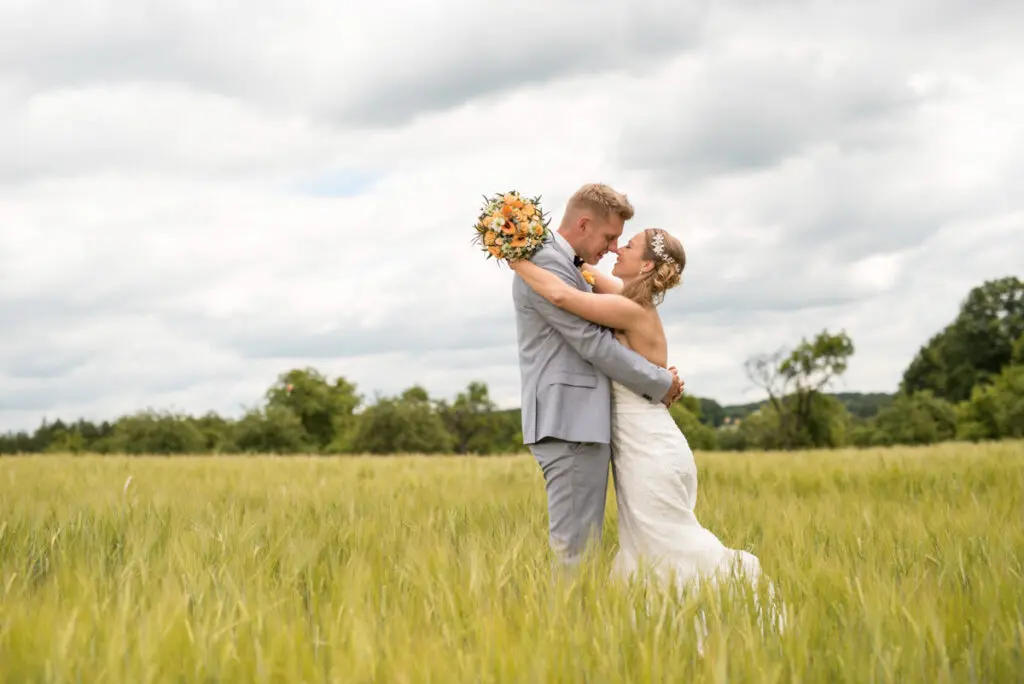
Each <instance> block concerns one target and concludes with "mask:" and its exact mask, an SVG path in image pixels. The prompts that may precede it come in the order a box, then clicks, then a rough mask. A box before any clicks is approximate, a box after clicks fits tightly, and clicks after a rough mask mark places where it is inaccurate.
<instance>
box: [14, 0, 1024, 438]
mask: <svg viewBox="0 0 1024 684" xmlns="http://www.w3.org/2000/svg"><path fill="white" fill-rule="evenodd" d="M1022 31H1024V4H1022V3H1019V2H1015V1H1011V0H1005V1H1000V0H991V1H989V2H985V3H972V2H969V1H953V0H927V1H925V0H902V1H901V2H898V3H882V2H867V3H865V2H852V1H851V2H828V3H826V2H820V1H819V2H812V1H803V0H766V1H765V2H758V3H753V2H715V3H711V2H671V3H670V2H665V1H664V0H660V1H655V0H649V1H648V0H635V2H634V3H633V4H631V5H630V4H629V3H626V2H609V1H605V0H597V1H594V0H591V1H588V2H583V1H581V0H559V2H558V3H551V4H548V3H545V2H540V1H535V0H527V1H525V2H521V3H515V4H508V3H478V2H469V1H465V0H435V1H434V2H429V3H413V2H396V1H392V0H383V1H380V2H374V3H356V2H351V1H348V0H343V1H342V2H333V3H328V2H322V1H318V2H312V1H309V0H298V1H296V0H288V2H284V1H283V0H251V2H247V3H244V4H243V3H227V2H225V3H208V2H199V0H135V1H133V2H128V1H122V2H117V3H115V2H104V1H101V0H96V1H95V2H90V3H81V2H72V1H70V0H67V1H65V2H54V1H53V0H51V1H50V2H42V1H41V0H39V1H35V0H23V1H21V2H10V1H8V2H0V330H2V331H3V333H2V334H0V430H13V429H33V428H34V427H36V426H38V425H39V423H40V422H41V420H42V419H43V418H47V419H49V420H53V419H55V418H58V417H60V418H63V419H64V420H75V419H77V418H79V417H84V418H89V419H93V420H102V419H114V418H116V417H118V416H120V415H124V414H126V413H131V412H134V411H136V410H141V409H146V408H151V409H155V410H171V411H181V412H188V413H204V412H206V411H210V410H213V411H217V412H218V413H221V414H222V415H226V416H237V415H240V414H241V412H242V411H243V410H245V409H246V408H248V407H251V406H255V405H258V404H259V403H260V402H261V401H262V400H263V393H264V392H265V391H266V389H267V388H268V387H269V386H270V385H272V384H273V383H274V382H275V380H276V379H277V377H278V374H279V373H282V372H285V371H287V370H288V369H291V368H304V367H313V368H316V369H317V370H319V371H320V372H321V373H324V374H325V375H327V376H328V377H329V378H332V379H333V378H334V377H337V376H339V375H341V376H343V377H345V378H346V379H347V380H349V381H350V382H354V383H355V384H356V385H357V388H358V391H359V392H360V393H361V394H363V395H364V397H365V398H366V400H367V401H373V400H374V398H375V397H376V396H378V395H393V394H395V393H398V392H400V391H402V390H403V389H405V388H407V387H409V386H411V385H413V384H419V385H422V386H424V387H425V388H426V389H427V390H428V391H429V392H430V393H431V395H432V396H435V397H438V398H452V397H454V396H455V394H456V393H457V392H459V391H461V390H463V389H464V388H465V387H466V385H467V384H468V383H469V382H471V381H477V380H478V381H483V382H486V383H487V385H488V387H489V389H490V393H491V396H492V398H493V399H495V400H496V401H497V402H498V404H499V405H500V406H503V407H514V406H518V405H519V371H518V365H517V355H516V347H515V344H516V339H515V321H514V316H513V309H512V301H511V282H512V278H511V274H510V273H509V271H508V270H507V269H506V268H501V267H498V266H497V265H496V264H495V263H494V262H492V261H486V260H485V259H484V258H483V254H482V253H480V252H479V251H477V248H476V247H475V246H474V245H472V244H471V242H470V240H471V237H472V224H473V222H474V220H475V217H476V215H477V212H478V210H479V207H480V205H481V202H482V196H483V195H485V194H494V193H497V192H502V191H505V190H508V189H513V188H514V189H518V190H520V191H521V192H523V193H525V194H529V195H541V196H542V198H543V199H542V204H543V207H544V208H545V210H546V211H548V212H549V213H550V215H551V218H552V225H553V226H556V225H557V223H558V221H559V219H560V217H561V212H562V209H563V207H564V203H565V201H566V199H567V198H568V197H569V196H570V195H571V194H572V192H573V191H574V190H575V189H576V188H577V187H579V186H580V185H581V184H583V183H587V182H604V183H608V184H610V185H612V186H613V187H615V188H616V189H618V190H620V191H622V192H624V193H626V194H627V196H628V197H629V198H630V201H631V202H632V203H633V204H634V206H635V207H636V216H635V217H634V219H633V220H631V221H629V222H628V223H627V225H626V232H625V237H627V238H628V236H629V235H631V234H633V233H635V232H636V231H638V230H641V229H643V228H645V227H660V228H664V229H666V230H668V231H669V232H671V233H672V234H673V235H676V236H677V237H679V238H680V239H681V241H682V242H683V245H684V247H685V249H686V252H687V267H686V271H685V273H684V281H683V284H682V285H681V286H680V287H678V288H676V289H674V290H672V291H671V292H670V293H669V294H668V296H667V298H666V301H665V303H664V304H663V305H662V307H661V315H662V317H663V320H664V323H665V327H666V332H667V334H668V338H669V350H670V361H671V363H673V364H675V365H676V366H677V367H678V368H679V369H680V374H681V376H682V377H683V379H684V381H685V382H686V391H687V392H689V393H691V394H696V395H699V396H705V397H712V398H714V399H716V400H718V401H720V402H722V403H736V402H746V401H752V400H755V399H759V398H760V397H761V396H762V395H761V394H760V392H759V391H758V390H757V388H755V387H754V386H753V385H752V384H751V382H750V380H749V379H748V378H747V377H746V376H745V374H744V371H743V362H744V361H745V360H746V359H747V358H748V357H750V356H752V355H755V354H760V353H765V352H772V351H775V350H776V349H778V348H780V347H783V346H792V345H794V344H796V343H798V342H799V341H800V339H801V338H802V337H810V336H813V335H814V334H816V333H817V332H819V331H821V330H822V329H829V330H831V331H833V332H837V331H839V330H845V331H846V332H847V333H848V334H849V335H850V336H851V338H852V340H853V342H854V346H855V355H854V357H853V359H852V361H851V364H850V367H849V370H848V372H847V373H846V374H845V376H843V378H842V380H841V381H840V382H839V383H837V384H836V385H835V387H834V389H835V390H837V391H886V392H887V391H894V390H895V389H896V387H897V385H898V382H899V379H900V377H901V375H902V372H903V370H904V369H905V368H906V366H907V364H908V363H909V362H910V360H911V359H912V357H913V355H914V354H915V352H916V351H917V349H918V348H919V347H920V346H921V344H922V343H924V342H925V341H926V340H927V339H928V338H929V337H930V336H931V335H933V334H935V333H936V332H938V331H939V330H940V329H941V328H942V327H943V326H945V325H946V324H947V323H949V322H950V321H951V320H952V319H953V317H954V316H955V315H956V313H957V310H958V307H959V304H960V302H961V300H962V299H963V298H964V297H965V296H966V294H967V293H968V291H969V290H970V289H971V288H972V287H974V286H976V285H979V284H981V283H982V282H984V281H985V280H989V279H994V278H999V277H1003V276H1007V275H1017V276H1021V275H1022V273H1021V264H1022V263H1024V260H1022V259H1021V255H1022V254H1024V193H1022V192H1021V183H1022V179H1024V133H1022V131H1024V129H1022V127H1021V125H1020V122H1021V121H1024V42H1022V41H1020V39H1019V38H1020V35H1021V33H1022ZM613 260H614V257H613V256H610V257H606V259H605V260H604V261H603V262H602V264H601V267H602V268H605V269H610V267H611V262H612V261H613Z"/></svg>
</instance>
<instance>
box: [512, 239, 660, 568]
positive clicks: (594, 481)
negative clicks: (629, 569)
mask: <svg viewBox="0 0 1024 684" xmlns="http://www.w3.org/2000/svg"><path fill="white" fill-rule="evenodd" d="M573 257H574V254H573V250H572V248H571V247H570V246H569V243H568V242H566V241H565V239H564V238H562V237H561V236H559V235H557V234H552V235H551V236H550V237H549V238H548V239H547V240H546V241H545V243H544V245H543V246H542V247H541V248H540V249H538V250H537V252H535V253H534V256H533V257H532V259H531V261H533V262H534V263H535V264H537V265H538V266H540V267H541V268H544V269H546V270H548V271H551V272H552V273H554V274H555V275H557V276H558V277H559V278H561V279H562V280H564V281H565V282H567V283H569V284H570V285H573V286H574V287H576V288H578V289H581V290H585V291H590V285H588V284H587V281H586V280H584V279H583V274H582V273H581V272H580V271H579V269H577V268H576V267H575V266H574V265H573ZM512 298H513V301H514V302H515V307H516V328H517V331H518V338H519V370H520V376H521V382H522V412H523V442H524V443H525V444H526V445H527V446H529V447H530V451H532V452H533V455H534V457H535V458H536V459H537V463H538V464H539V465H540V467H541V470H542V471H543V473H544V481H545V483H546V488H547V495H548V525H549V531H550V541H551V547H552V549H553V550H554V551H555V553H556V554H558V556H559V557H560V559H561V560H562V562H563V563H565V564H567V565H574V564H576V563H577V562H578V561H579V559H580V555H581V554H582V552H583V551H584V549H585V547H586V545H587V542H588V541H590V540H591V539H592V538H600V536H601V528H602V525H603V522H604V504H605V498H606V496H607V490H608V465H609V461H610V458H611V444H610V442H611V387H610V384H609V378H611V379H612V380H616V381H618V382H620V383H621V384H623V385H625V386H626V387H628V388H630V389H631V390H633V391H634V392H636V393H637V394H639V395H640V396H642V397H645V398H647V399H649V400H651V401H661V399H662V398H663V397H664V396H665V395H666V394H667V393H668V391H669V388H670V387H671V385H672V374H671V373H670V372H669V371H667V370H665V369H664V368H660V367H658V366H655V365H654V364H652V363H650V362H649V361H647V360H646V359H645V358H643V357H642V356H640V355H639V354H636V353H635V352H633V351H631V350H629V349H627V348H626V347H625V346H623V345H622V344H620V343H619V342H618V341H616V340H615V337H614V335H613V334H612V332H611V331H610V330H608V329H607V328H603V327H601V326H598V325H596V324H594V323H591V322H589V321H586V320H584V319H582V318H579V317H578V316H575V315H573V314H571V313H569V312H568V311H564V310H562V309H559V308H558V307H556V306H554V305H553V304H551V303H550V302H548V301H547V300H546V299H544V298H543V297H542V296H540V295H538V294H537V293H536V292H535V291H534V290H533V288H531V287H530V286H529V285H527V284H526V282H525V281H523V279H522V278H520V277H519V276H516V277H515V279H514V283H513V286H512Z"/></svg>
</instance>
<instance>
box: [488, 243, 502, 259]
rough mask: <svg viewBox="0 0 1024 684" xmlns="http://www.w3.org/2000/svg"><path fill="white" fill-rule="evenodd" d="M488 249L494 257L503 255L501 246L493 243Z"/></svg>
mask: <svg viewBox="0 0 1024 684" xmlns="http://www.w3.org/2000/svg"><path fill="white" fill-rule="evenodd" d="M487 251H488V252H490V253H491V256H493V257H499V258H500V257H501V247H495V246H493V245H492V246H490V247H488V248H487Z"/></svg>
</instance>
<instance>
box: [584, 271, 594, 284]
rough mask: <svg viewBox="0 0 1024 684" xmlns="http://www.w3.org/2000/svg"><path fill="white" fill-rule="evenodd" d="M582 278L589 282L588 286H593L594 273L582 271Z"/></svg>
mask: <svg viewBox="0 0 1024 684" xmlns="http://www.w3.org/2000/svg"><path fill="white" fill-rule="evenodd" d="M583 279H584V280H586V281H587V282H588V283H590V286H591V287H593V286H594V274H593V273H591V272H590V271H583Z"/></svg>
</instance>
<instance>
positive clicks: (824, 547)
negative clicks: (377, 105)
mask: <svg viewBox="0 0 1024 684" xmlns="http://www.w3.org/2000/svg"><path fill="white" fill-rule="evenodd" d="M698 463H699V465H700V474H701V477H702V482H701V487H702V489H701V493H700V499H699V505H698V514H699V516H700V518H701V521H702V522H703V523H704V524H705V525H706V526H708V527H709V528H710V529H711V530H712V531H714V532H716V533H717V534H718V535H719V536H720V537H721V538H722V539H723V541H725V542H726V543H727V544H728V545H730V546H733V547H738V548H747V549H749V550H751V551H753V552H754V553H756V554H757V555H758V556H759V557H760V558H761V560H762V562H763V564H764V567H765V570H766V571H767V572H768V573H769V574H770V575H771V577H772V578H773V580H774V582H775V583H776V585H777V587H778V589H779V590H780V591H781V593H782V594H783V597H784V600H785V602H786V605H787V610H788V614H787V616H786V620H787V629H786V631H785V632H784V633H783V634H781V635H779V634H777V633H769V634H768V635H767V636H762V635H761V633H760V632H759V631H758V628H757V623H756V620H755V613H754V610H753V608H751V607H750V606H749V605H748V604H746V603H743V602H729V601H726V600H724V599H723V600H721V601H716V600H715V599H714V596H713V595H711V594H710V593H704V594H702V595H700V596H696V597H684V598H678V597H672V596H669V595H667V594H658V593H656V592H651V591H647V592H645V590H644V588H643V586H642V585H640V584H639V583H633V584H630V585H623V584H615V583H613V582H610V581H609V580H607V579H606V572H607V569H608V565H609V562H610V560H611V558H612V556H613V554H614V551H615V540H616V535H615V526H614V504H613V501H614V499H613V498H611V496H610V500H609V503H610V506H609V515H608V528H607V533H606V537H605V540H604V545H603V547H602V549H601V552H600V553H599V554H598V555H597V557H596V558H595V559H594V561H593V562H592V563H591V564H590V565H588V567H587V568H585V570H584V571H583V572H582V573H581V574H580V575H579V576H578V577H577V578H576V579H575V580H571V581H569V580H564V579H555V578H554V577H553V576H552V573H551V566H550V561H549V557H548V551H547V527H546V526H547V512H546V507H545V498H544V491H543V486H542V481H541V479H540V476H539V473H538V472H537V468H536V466H535V464H534V463H533V462H532V461H531V460H530V458H529V457H525V456H524V457H516V458H493V459H473V458H413V457H408V458H407V457H402V458H398V457H395V458H376V459H369V458H366V459H360V458H270V457H266V458H263V457H261V458H241V457H239V458H198V457H197V458H178V457H175V458H114V457H70V456H53V457H50V456H47V457H33V458H4V459H0V680H2V681H4V682H72V681H74V682H79V681H84V682H105V683H106V682H149V681H182V682H184V681H188V682H214V681H217V682H225V681H229V682H270V681H274V682H285V681H287V682H316V681H337V682H370V681H380V682H427V681H430V682H463V681H472V682H509V681H517V682H518V681H521V682H556V681H557V682H563V681H564V682H583V681H586V682H613V681H636V682H647V681H654V682H704V681H708V682H711V681H714V682H724V681H735V682H815V683H817V682H897V681H898V682H953V681H956V682H1009V681H1019V680H1020V677H1021V673H1022V672H1024V567H1022V566H1024V560H1022V558H1024V444H1022V443H1019V442H1017V443H1006V444H1001V445H987V446H970V445H944V446H939V447H933V448H927V449H903V450H899V449H897V450H876V451H859V452H858V451H839V452H811V453H804V454H799V455H786V454H701V455H699V456H698ZM129 477H130V481H128V480H129ZM126 482H127V486H126ZM698 608H700V609H702V610H704V611H705V612H706V614H707V616H708V628H709V630H710V632H709V635H708V638H707V642H706V644H705V652H704V656H703V657H699V656H698V653H697V650H696V637H695V633H694V630H693V621H694V615H695V614H696V611H697V609H698Z"/></svg>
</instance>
